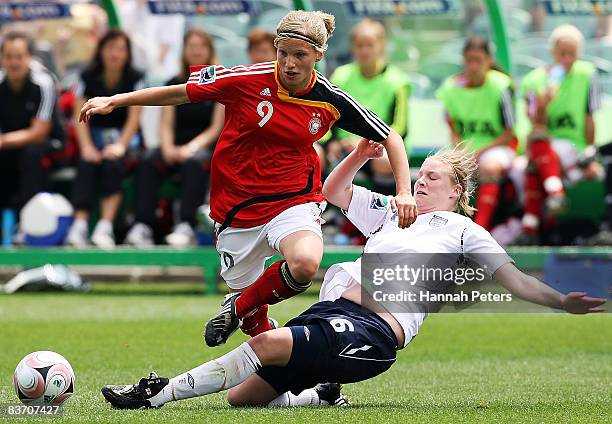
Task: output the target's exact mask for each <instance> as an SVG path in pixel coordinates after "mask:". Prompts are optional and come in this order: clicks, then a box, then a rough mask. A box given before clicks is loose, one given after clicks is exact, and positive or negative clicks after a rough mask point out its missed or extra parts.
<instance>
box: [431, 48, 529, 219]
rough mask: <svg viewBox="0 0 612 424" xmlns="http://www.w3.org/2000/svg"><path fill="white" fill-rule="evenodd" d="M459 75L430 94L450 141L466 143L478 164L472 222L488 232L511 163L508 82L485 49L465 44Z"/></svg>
mask: <svg viewBox="0 0 612 424" xmlns="http://www.w3.org/2000/svg"><path fill="white" fill-rule="evenodd" d="M463 60H464V67H465V69H464V71H463V72H462V73H460V74H457V75H453V76H452V77H450V78H448V79H447V80H446V81H445V82H444V84H443V85H442V86H441V87H440V88H439V89H438V91H437V92H436V95H437V97H438V98H439V99H440V100H441V101H442V103H443V104H444V108H445V109H446V117H447V120H448V124H449V126H450V130H451V135H452V141H453V143H454V144H458V143H459V142H461V141H462V140H467V141H468V146H470V149H471V150H472V151H473V152H474V153H475V155H476V160H477V162H478V183H479V188H478V192H477V195H476V209H477V212H476V215H475V217H474V221H475V222H476V223H477V224H479V225H481V226H483V227H484V228H485V229H486V230H489V231H490V230H491V228H492V225H493V217H494V214H495V212H496V209H497V206H498V201H499V198H500V197H501V195H502V193H501V183H502V180H503V179H504V177H505V176H506V174H507V171H508V170H509V169H510V166H511V165H512V161H513V159H514V157H515V149H516V146H517V140H516V137H515V135H514V123H515V113H514V101H513V96H514V90H513V83H512V78H510V77H509V76H508V75H506V74H504V73H503V72H500V71H498V70H496V69H495V68H496V66H495V64H494V62H493V58H492V57H491V51H490V47H489V43H488V42H487V41H486V40H484V39H482V38H480V37H471V38H469V39H468V40H467V41H466V43H465V45H464V47H463Z"/></svg>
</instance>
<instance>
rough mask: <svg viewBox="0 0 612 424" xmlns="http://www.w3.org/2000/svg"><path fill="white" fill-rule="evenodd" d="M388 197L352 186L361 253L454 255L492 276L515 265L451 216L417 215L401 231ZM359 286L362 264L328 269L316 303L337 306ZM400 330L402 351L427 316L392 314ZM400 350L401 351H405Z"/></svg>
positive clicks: (484, 234)
mask: <svg viewBox="0 0 612 424" xmlns="http://www.w3.org/2000/svg"><path fill="white" fill-rule="evenodd" d="M390 200H391V197H389V196H383V195H381V194H378V193H373V192H371V191H370V190H368V189H366V188H363V187H359V186H353V196H352V199H351V202H350V205H349V208H348V210H347V211H345V214H346V216H347V217H348V219H349V220H350V221H351V222H352V223H353V224H354V225H355V226H356V227H357V228H358V229H359V231H361V232H362V233H363V234H364V235H365V236H366V237H368V240H367V242H366V244H365V246H364V249H363V252H364V253H451V254H452V253H456V254H457V256H458V257H459V255H464V256H465V257H466V258H468V259H471V260H473V261H474V262H476V263H478V264H480V265H481V266H483V267H486V268H487V269H488V270H489V271H490V273H491V274H493V273H494V272H495V271H497V269H498V268H499V267H501V266H502V265H504V264H506V263H509V262H513V260H512V259H511V258H510V257H509V256H508V255H507V254H506V252H505V251H504V249H503V248H502V247H501V246H500V245H499V244H498V243H497V242H496V241H495V240H494V239H493V237H492V236H491V234H489V232H488V231H487V230H485V229H484V228H482V227H481V226H480V225H478V224H476V223H474V222H473V221H472V220H471V219H469V218H467V217H465V216H463V215H460V214H458V213H455V212H447V211H436V212H429V213H425V214H421V215H419V216H418V217H417V219H416V221H415V222H414V223H413V224H412V225H411V226H410V227H408V228H399V226H398V223H397V214H396V213H395V212H393V211H392V210H391V206H390ZM360 282H361V259H357V260H356V261H354V262H343V263H339V264H335V265H333V266H331V267H330V268H329V269H328V270H327V272H326V273H325V277H324V280H323V285H322V286H321V292H320V294H319V300H321V301H323V300H336V299H337V298H339V297H340V296H341V295H342V293H344V291H345V290H347V289H349V288H350V287H352V286H353V285H355V284H360ZM391 314H392V315H393V316H394V317H395V319H397V321H398V322H399V323H400V325H401V326H402V328H403V330H404V335H405V341H406V342H405V345H406V344H408V343H409V342H410V340H411V339H412V338H413V337H414V336H416V334H417V333H418V330H419V327H420V326H421V324H422V322H423V319H425V316H426V314H424V313H391ZM405 345H404V346H405Z"/></svg>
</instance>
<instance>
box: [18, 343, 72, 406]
mask: <svg viewBox="0 0 612 424" xmlns="http://www.w3.org/2000/svg"><path fill="white" fill-rule="evenodd" d="M74 383H75V377H74V371H72V367H71V366H70V363H69V362H68V361H67V360H66V358H64V357H63V356H62V355H60V354H59V353H55V352H50V351H46V350H44V351H39V352H32V353H30V354H29V355H27V356H26V357H25V358H23V359H22V360H21V362H19V364H18V365H17V368H16V369H15V374H13V384H14V385H15V391H16V392H17V396H18V397H19V400H20V401H21V402H23V403H25V404H26V405H61V404H62V403H64V402H65V401H66V399H68V398H69V397H70V396H72V393H74Z"/></svg>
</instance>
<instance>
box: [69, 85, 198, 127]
mask: <svg viewBox="0 0 612 424" xmlns="http://www.w3.org/2000/svg"><path fill="white" fill-rule="evenodd" d="M186 87H187V85H186V84H180V85H170V86H167V87H152V88H145V89H143V90H138V91H132V92H131V93H121V94H115V95H114V96H111V97H94V98H92V99H89V100H88V101H87V102H86V103H85V104H84V105H83V107H82V108H81V113H80V114H79V122H88V121H89V120H90V119H91V117H92V116H93V115H107V114H109V113H111V112H112V111H113V110H115V109H116V108H118V107H126V106H171V105H180V104H183V103H188V102H189V97H187V88H186Z"/></svg>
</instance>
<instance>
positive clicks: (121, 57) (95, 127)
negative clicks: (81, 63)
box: [66, 30, 144, 248]
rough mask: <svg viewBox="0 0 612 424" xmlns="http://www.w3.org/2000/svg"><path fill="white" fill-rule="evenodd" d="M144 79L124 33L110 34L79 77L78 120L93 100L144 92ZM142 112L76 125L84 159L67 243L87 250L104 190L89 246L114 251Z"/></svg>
mask: <svg viewBox="0 0 612 424" xmlns="http://www.w3.org/2000/svg"><path fill="white" fill-rule="evenodd" d="M142 78H143V75H142V74H141V73H140V72H138V71H136V70H135V69H134V68H133V67H132V51H131V46H130V40H129V38H128V36H127V35H126V34H125V33H124V32H122V31H120V30H111V31H109V32H108V33H107V34H106V35H105V36H104V37H102V39H101V40H100V42H99V43H98V46H97V48H96V51H95V54H94V57H93V60H92V61H91V63H90V65H89V66H88V67H87V68H86V69H85V70H84V71H83V72H82V73H81V75H80V80H79V83H78V86H77V88H76V92H75V96H76V97H77V101H76V103H75V109H74V110H75V115H74V116H75V118H74V119H75V120H78V116H79V111H80V110H81V107H82V106H83V104H84V103H85V102H86V101H87V100H88V99H90V98H92V97H98V96H112V95H113V94H117V93H124V92H129V91H133V90H137V89H140V88H143V87H144V83H143V82H142ZM140 110H141V108H140V107H135V106H132V107H129V108H125V109H118V110H115V111H113V112H112V113H110V114H108V115H104V116H95V117H94V119H92V120H91V121H90V122H89V123H87V124H85V123H82V122H76V123H75V125H76V131H77V138H78V141H79V147H80V150H81V159H80V160H79V162H78V165H77V176H76V180H75V181H74V185H73V193H72V202H73V204H74V208H75V210H76V212H75V220H74V223H73V225H72V227H71V228H70V232H69V233H68V237H67V240H66V242H67V243H68V244H71V245H73V246H84V245H86V244H87V234H88V225H87V224H88V219H89V214H90V211H91V210H92V208H93V207H94V202H95V200H96V197H97V195H96V193H97V190H96V189H97V188H98V187H99V189H100V194H101V196H102V200H101V203H100V220H99V221H98V223H97V224H96V226H95V229H94V231H93V233H92V236H91V241H92V242H93V243H94V244H95V245H96V246H99V247H103V248H110V247H113V246H114V245H115V238H114V233H113V221H114V219H115V216H116V214H117V210H118V208H119V205H120V203H121V180H122V178H123V175H124V159H125V156H126V153H127V152H128V149H130V148H136V147H139V146H140V136H139V133H138V128H139V119H140Z"/></svg>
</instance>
